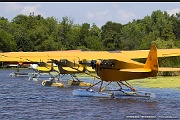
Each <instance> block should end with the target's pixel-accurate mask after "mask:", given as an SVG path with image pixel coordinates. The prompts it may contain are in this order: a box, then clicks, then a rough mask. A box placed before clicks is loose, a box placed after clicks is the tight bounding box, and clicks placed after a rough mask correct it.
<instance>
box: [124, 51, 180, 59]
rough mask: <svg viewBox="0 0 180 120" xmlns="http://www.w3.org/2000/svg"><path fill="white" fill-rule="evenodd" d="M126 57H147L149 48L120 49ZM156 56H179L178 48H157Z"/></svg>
mask: <svg viewBox="0 0 180 120" xmlns="http://www.w3.org/2000/svg"><path fill="white" fill-rule="evenodd" d="M121 53H122V54H124V55H125V56H126V57H128V58H131V59H138V58H147V56H148V53H149V50H134V51H121ZM157 56H158V57H171V56H180V49H157Z"/></svg>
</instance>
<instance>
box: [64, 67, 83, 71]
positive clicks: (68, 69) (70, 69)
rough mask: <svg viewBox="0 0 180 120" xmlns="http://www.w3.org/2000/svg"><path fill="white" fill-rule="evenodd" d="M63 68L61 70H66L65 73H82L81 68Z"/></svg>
mask: <svg viewBox="0 0 180 120" xmlns="http://www.w3.org/2000/svg"><path fill="white" fill-rule="evenodd" d="M62 68H63V70H66V71H69V72H76V71H83V69H84V68H83V67H73V68H74V69H73V68H71V67H62Z"/></svg>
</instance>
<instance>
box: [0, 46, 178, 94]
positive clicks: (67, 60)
mask: <svg viewBox="0 0 180 120" xmlns="http://www.w3.org/2000/svg"><path fill="white" fill-rule="evenodd" d="M1 56H6V57H8V58H9V57H13V58H16V59H19V61H21V62H29V63H36V62H38V61H41V62H44V63H48V62H49V63H55V64H56V65H57V66H58V70H59V73H60V74H62V75H63V74H74V73H87V71H92V72H93V71H95V73H96V74H97V76H94V77H96V78H97V79H99V81H98V82H97V83H94V84H90V85H89V87H88V88H87V89H78V90H74V91H73V95H75V96H97V97H114V96H116V95H130V96H143V97H151V96H154V94H153V93H147V92H142V91H137V90H136V89H135V88H133V87H132V86H131V85H130V84H129V83H128V82H127V81H128V80H134V79H142V78H147V77H154V76H156V75H157V73H158V71H180V68H161V67H159V65H158V57H171V56H180V49H157V48H156V46H155V45H152V46H151V48H150V50H136V51H120V52H108V51H76V52H74V51H59V52H58V51H57V52H20V53H17V52H16V53H13V52H10V53H2V54H1ZM135 58H147V59H146V62H145V63H140V62H137V61H134V60H132V59H135ZM3 59H4V58H3V57H1V58H0V61H3ZM16 61H17V60H16ZM87 74H89V75H91V74H90V73H87ZM53 82H54V81H53ZM53 82H52V83H53ZM58 83H61V82H58ZM104 83H106V85H103V84H104ZM111 83H117V85H118V86H119V87H118V89H115V90H114V89H113V90H109V91H110V92H107V93H106V92H103V91H106V88H107V87H108V86H109V85H110V84H111ZM99 84H100V85H99ZM97 85H99V90H98V91H94V90H92V88H94V87H95V86H97ZM87 86H88V85H87ZM124 87H126V88H127V89H124Z"/></svg>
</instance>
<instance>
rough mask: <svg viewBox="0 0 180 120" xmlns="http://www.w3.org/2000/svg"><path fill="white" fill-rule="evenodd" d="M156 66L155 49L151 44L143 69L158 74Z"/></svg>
mask: <svg viewBox="0 0 180 120" xmlns="http://www.w3.org/2000/svg"><path fill="white" fill-rule="evenodd" d="M158 66H159V65H158V57H157V48H156V46H155V45H154V44H152V45H151V49H150V51H149V55H148V57H147V60H146V63H145V66H144V68H145V69H151V70H152V71H156V72H158Z"/></svg>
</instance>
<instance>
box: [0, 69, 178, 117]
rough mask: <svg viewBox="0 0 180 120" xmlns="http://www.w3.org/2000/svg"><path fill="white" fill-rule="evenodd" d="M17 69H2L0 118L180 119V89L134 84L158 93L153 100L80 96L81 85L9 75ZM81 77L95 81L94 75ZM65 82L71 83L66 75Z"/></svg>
mask: <svg viewBox="0 0 180 120" xmlns="http://www.w3.org/2000/svg"><path fill="white" fill-rule="evenodd" d="M13 71H15V70H0V120H16V119H18V120H19V119H22V120H39V119H41V120H49V119H51V120H54V119H58V120H61V119H65V120H121V119H135V118H137V119H147V118H148V119H160V120H161V119H180V90H179V89H155V88H140V87H138V88H137V87H136V86H134V87H135V88H136V89H137V90H143V91H149V92H153V93H155V94H156V98H153V99H151V98H128V97H127V98H118V99H111V98H97V97H78V96H73V95H72V92H73V90H74V89H79V88H80V87H72V86H67V87H66V88H59V87H44V86H42V85H41V82H42V80H40V81H32V80H31V81H29V80H28V77H9V73H11V72H13ZM23 71H24V72H31V71H29V70H23ZM81 80H89V81H91V78H81ZM63 81H64V82H65V83H66V84H67V82H68V81H67V79H66V78H64V79H63Z"/></svg>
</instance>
